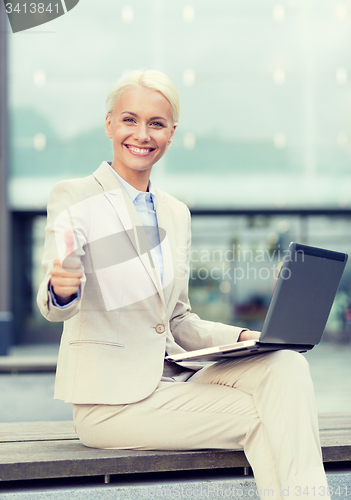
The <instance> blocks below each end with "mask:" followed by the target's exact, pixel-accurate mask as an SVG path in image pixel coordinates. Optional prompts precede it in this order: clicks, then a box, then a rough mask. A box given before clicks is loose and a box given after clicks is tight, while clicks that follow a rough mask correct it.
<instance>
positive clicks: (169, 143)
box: [167, 125, 177, 146]
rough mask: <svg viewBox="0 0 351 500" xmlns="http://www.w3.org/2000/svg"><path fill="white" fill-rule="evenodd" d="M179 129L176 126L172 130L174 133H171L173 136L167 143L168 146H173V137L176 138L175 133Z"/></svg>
mask: <svg viewBox="0 0 351 500" xmlns="http://www.w3.org/2000/svg"><path fill="white" fill-rule="evenodd" d="M176 128H177V125H174V126H173V129H172V132H171V135H170V137H169V139H168V141H167V145H168V146H170V145H171V144H172V141H173V137H174V132H175V129H176Z"/></svg>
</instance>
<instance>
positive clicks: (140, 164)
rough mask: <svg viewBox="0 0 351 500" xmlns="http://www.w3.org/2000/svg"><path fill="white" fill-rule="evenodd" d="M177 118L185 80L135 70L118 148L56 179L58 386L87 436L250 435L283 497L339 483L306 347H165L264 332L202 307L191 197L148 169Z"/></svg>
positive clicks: (43, 291)
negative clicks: (216, 358)
mask: <svg viewBox="0 0 351 500" xmlns="http://www.w3.org/2000/svg"><path fill="white" fill-rule="evenodd" d="M178 119H179V103H178V96H177V92H176V90H175V88H174V86H173V84H172V83H171V82H170V80H169V79H168V78H167V77H166V76H165V75H164V74H162V73H159V72H157V71H146V72H144V73H143V72H140V71H136V72H133V73H131V74H129V75H128V76H127V77H125V78H124V79H123V80H121V81H120V82H119V83H118V84H117V86H116V87H115V88H114V89H112V91H111V93H110V95H109V96H108V98H107V116H106V121H105V130H106V134H107V136H108V137H109V138H110V139H112V144H113V151H114V157H113V162H112V163H111V164H108V163H107V162H103V163H102V164H101V165H100V167H99V168H98V169H97V170H96V171H95V172H94V173H93V174H92V175H90V176H88V177H86V178H83V179H73V180H69V181H64V182H60V183H59V184H58V185H57V186H55V188H54V189H53V191H52V194H51V197H50V201H49V204H48V223H47V228H46V240H45V249H44V258H43V264H44V269H45V273H46V274H45V279H44V281H43V282H42V284H41V286H40V289H39V293H38V304H39V308H40V310H41V312H42V314H43V315H44V316H45V317H46V318H47V319H48V320H49V321H62V320H63V321H64V331H63V335H62V340H61V345H60V353H59V360H58V367H57V375H56V386H55V398H57V399H63V400H64V401H66V402H69V403H72V404H73V414H74V423H75V428H76V430H77V433H78V435H79V437H80V439H81V441H82V443H83V444H85V445H86V446H90V447H96V448H122V449H125V448H130V449H167V450H169V449H174V450H185V449H186V450H190V449H200V448H223V449H230V448H236V447H241V446H243V447H244V450H245V454H246V456H247V458H248V460H249V462H250V464H251V466H252V468H253V471H254V475H255V479H256V483H257V486H258V488H259V489H260V490H265V489H269V490H271V489H272V490H273V491H274V498H278V497H279V498H280V497H281V491H282V490H285V492H287V491H288V492H289V495H290V496H291V497H293V496H295V495H296V496H301V494H302V491H306V490H305V488H306V487H309V488H313V487H314V488H315V489H314V491H315V496H326V497H327V496H328V495H327V490H326V488H327V483H326V478H325V474H324V469H323V463H322V459H321V449H320V444H319V435H318V422H317V416H316V409H315V403H314V394H313V386H312V382H311V378H310V375H309V369H308V364H307V362H306V360H305V358H304V357H303V356H302V355H300V354H297V353H295V352H292V351H279V352H274V353H268V354H263V355H259V356H252V357H246V358H238V359H236V360H232V361H225V362H218V363H216V364H214V365H212V366H207V367H206V368H204V367H203V366H202V365H201V364H199V363H193V364H189V363H180V364H171V363H169V362H165V361H164V356H165V353H167V354H169V355H173V354H175V353H179V352H183V351H184V350H192V349H198V348H202V347H211V346H214V345H220V344H226V343H232V342H235V341H236V340H247V339H252V338H258V337H259V332H252V331H249V330H243V329H242V328H238V327H233V326H228V325H223V324H221V323H212V322H209V321H203V320H201V319H200V318H199V317H198V316H197V315H195V314H193V313H191V312H190V304H189V300H188V272H189V253H190V216H189V211H188V209H187V207H186V206H185V205H184V204H183V203H181V202H179V201H178V200H176V199H175V198H173V197H172V196H170V195H168V194H166V193H164V192H163V191H161V190H159V189H156V188H155V187H154V186H153V184H152V183H151V181H150V173H151V169H152V167H153V165H154V164H155V163H156V162H157V161H158V160H159V159H160V158H161V157H162V156H163V154H164V153H165V152H166V150H167V148H168V147H169V146H170V144H171V142H172V139H173V136H174V133H175V130H176V127H177V124H178ZM82 264H83V268H82ZM271 496H272V495H271Z"/></svg>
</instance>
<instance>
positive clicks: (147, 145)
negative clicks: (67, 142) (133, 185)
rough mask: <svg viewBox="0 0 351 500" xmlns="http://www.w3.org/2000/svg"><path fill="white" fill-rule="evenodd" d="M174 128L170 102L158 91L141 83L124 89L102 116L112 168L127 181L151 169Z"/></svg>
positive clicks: (162, 151)
mask: <svg viewBox="0 0 351 500" xmlns="http://www.w3.org/2000/svg"><path fill="white" fill-rule="evenodd" d="M175 128H176V127H175V126H173V116H172V106H171V104H170V103H169V101H168V100H167V99H166V98H165V97H164V96H163V95H162V94H161V93H160V92H158V91H157V90H151V89H147V88H145V87H141V86H138V87H131V88H128V89H126V90H124V92H123V93H122V94H121V96H120V98H119V100H118V102H117V105H116V107H115V109H114V111H113V113H112V114H111V115H107V116H106V120H105V131H106V135H107V137H109V138H110V139H112V144H113V151H114V160H113V165H112V166H113V168H114V169H115V170H116V171H117V172H118V173H119V174H120V175H121V176H122V177H123V178H124V179H126V180H127V181H128V178H130V176H131V175H133V176H134V175H135V173H137V172H138V171H139V172H144V175H145V173H146V171H149V173H150V171H151V168H152V166H153V165H154V164H155V163H156V162H157V161H158V160H159V159H160V158H161V157H162V156H163V154H164V153H165V151H166V148H167V146H168V145H169V144H171V142H172V139H173V135H174V131H175ZM131 171H134V173H133V172H131Z"/></svg>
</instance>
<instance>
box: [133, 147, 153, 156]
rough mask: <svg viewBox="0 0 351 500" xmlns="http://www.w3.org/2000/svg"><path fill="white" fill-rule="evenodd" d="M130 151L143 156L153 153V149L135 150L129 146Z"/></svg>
mask: <svg viewBox="0 0 351 500" xmlns="http://www.w3.org/2000/svg"><path fill="white" fill-rule="evenodd" d="M129 149H130V150H131V151H133V153H141V154H145V153H149V152H150V151H151V149H144V148H134V147H132V146H129Z"/></svg>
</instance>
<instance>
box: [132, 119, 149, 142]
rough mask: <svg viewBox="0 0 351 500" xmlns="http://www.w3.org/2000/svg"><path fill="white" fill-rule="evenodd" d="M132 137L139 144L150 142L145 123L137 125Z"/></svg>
mask: <svg viewBox="0 0 351 500" xmlns="http://www.w3.org/2000/svg"><path fill="white" fill-rule="evenodd" d="M134 137H135V139H136V140H138V141H139V142H142V143H145V142H149V141H150V134H149V129H148V127H147V125H146V123H139V124H138V126H137V127H136V129H135V130H134Z"/></svg>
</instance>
